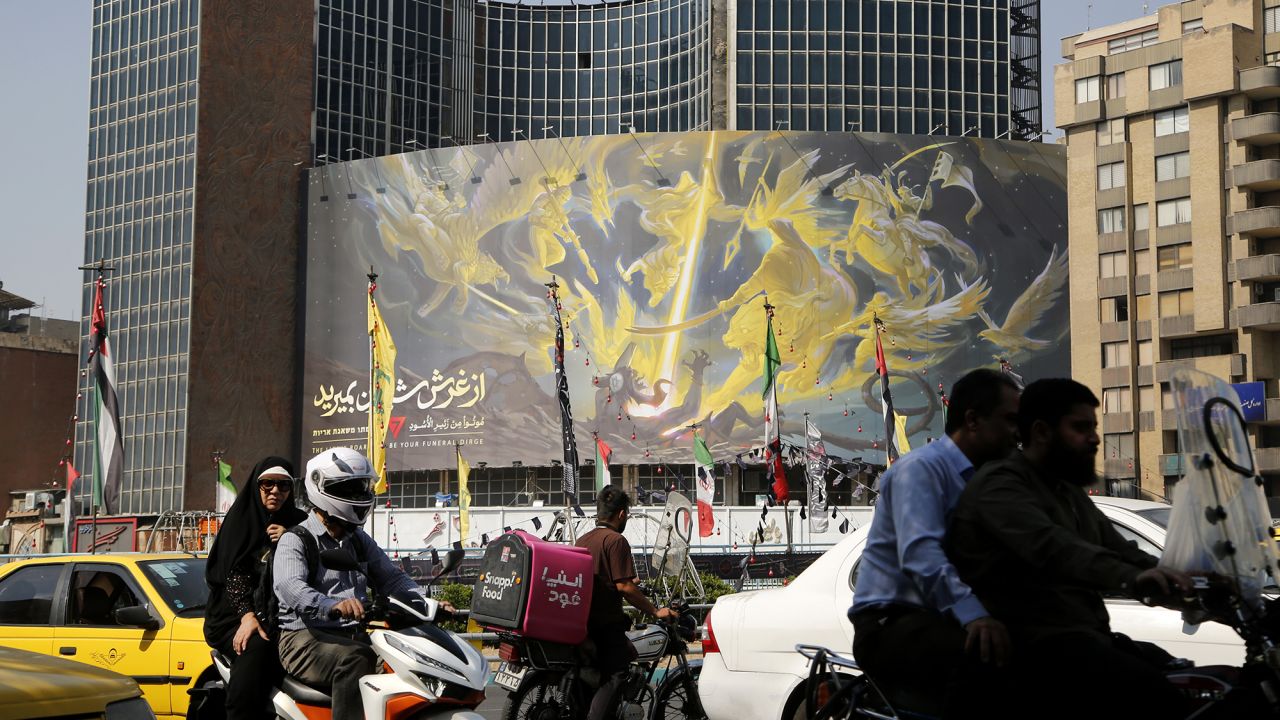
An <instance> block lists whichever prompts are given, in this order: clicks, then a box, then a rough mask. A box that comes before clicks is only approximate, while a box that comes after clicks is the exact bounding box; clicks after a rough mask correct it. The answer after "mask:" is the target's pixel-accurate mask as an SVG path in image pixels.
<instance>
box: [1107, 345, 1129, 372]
mask: <svg viewBox="0 0 1280 720" xmlns="http://www.w3.org/2000/svg"><path fill="white" fill-rule="evenodd" d="M1102 367H1104V368H1113V367H1129V343H1127V342H1110V343H1102Z"/></svg>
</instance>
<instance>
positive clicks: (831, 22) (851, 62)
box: [730, 0, 1039, 137]
mask: <svg viewBox="0 0 1280 720" xmlns="http://www.w3.org/2000/svg"><path fill="white" fill-rule="evenodd" d="M1011 5H1015V6H1018V7H1017V8H1014V9H1011V7H1010V6H1011ZM1028 6H1031V7H1028ZM1029 12H1031V13H1038V3H1033V2H1027V0H914V1H911V0H862V1H861V2H848V1H847V0H791V1H790V2H775V1H774V0H738V3H737V16H736V19H735V26H734V28H733V31H732V32H731V37H732V39H733V49H732V51H731V57H732V59H733V63H734V68H733V71H732V77H731V78H730V82H731V83H732V84H733V86H734V89H735V92H734V98H733V107H732V108H731V111H730V113H731V117H732V118H733V119H732V122H733V123H734V124H735V125H734V127H735V129H737V130H769V129H776V128H778V127H783V128H789V129H791V130H826V131H845V130H850V129H856V130H861V131H863V132H897V133H917V134H950V135H963V134H966V133H968V134H970V135H976V136H982V137H998V136H1003V135H1004V134H1005V133H1010V134H1011V135H1012V136H1013V137H1029V136H1030V135H1032V134H1034V133H1036V132H1039V80H1038V75H1039V73H1038V67H1037V69H1036V71H1035V72H1034V73H1033V77H1031V78H1029V79H1028V81H1033V82H1034V84H1035V92H1034V93H1033V94H1031V93H1025V92H1024V93H1021V94H1019V95H1018V97H1017V98H1011V88H1012V87H1013V86H1015V85H1018V84H1019V83H1020V82H1021V80H1022V79H1025V78H1024V76H1023V74H1021V73H1019V72H1016V71H1015V65H1026V64H1027V63H1029V62H1032V59H1031V58H1030V57H1022V56H1023V55H1028V56H1029V55H1030V54H1031V53H1033V52H1034V54H1035V58H1034V63H1035V65H1037V66H1038V64H1039V56H1038V55H1039V26H1038V14H1037V15H1035V17H1034V18H1033V20H1034V21H1033V22H1032V23H1030V25H1028V24H1026V23H1024V22H1023V19H1024V18H1025V17H1026V16H1027V15H1028V13H1029ZM1015 29H1016V31H1017V32H1018V33H1022V35H1020V36H1019V37H1025V33H1027V32H1030V33H1031V34H1032V36H1033V37H1034V43H1032V44H1031V45H1032V46H1033V47H1023V46H1022V45H1019V46H1018V47H1017V48H1014V49H1012V50H1011V45H1010V37H1011V31H1014V30H1015ZM1011 53H1012V55H1011ZM1019 53H1020V54H1019ZM1013 56H1016V61H1015V58H1014V57H1013ZM1032 103H1033V104H1034V105H1035V117H1034V122H1033V123H1032V125H1034V127H1035V130H1034V132H1029V131H1026V130H1025V129H1024V128H1023V126H1022V124H1018V125H1016V126H1015V124H1014V122H1013V119H1012V118H1013V116H1014V114H1015V111H1017V110H1018V109H1019V108H1018V107H1015V106H1016V105H1019V104H1021V105H1027V104H1032Z"/></svg>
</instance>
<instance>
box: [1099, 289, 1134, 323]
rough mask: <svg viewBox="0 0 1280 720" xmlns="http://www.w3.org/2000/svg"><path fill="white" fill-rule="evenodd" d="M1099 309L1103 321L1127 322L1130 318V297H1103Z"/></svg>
mask: <svg viewBox="0 0 1280 720" xmlns="http://www.w3.org/2000/svg"><path fill="white" fill-rule="evenodd" d="M1099 309H1100V312H1099V315H1100V319H1101V320H1102V322H1125V321H1126V320H1128V319H1129V297H1128V296H1127V295H1121V296H1120V297H1113V298H1102V301H1101V302H1100V303H1099Z"/></svg>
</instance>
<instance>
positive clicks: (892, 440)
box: [874, 318, 898, 466]
mask: <svg viewBox="0 0 1280 720" xmlns="http://www.w3.org/2000/svg"><path fill="white" fill-rule="evenodd" d="M874 322H875V330H876V374H877V375H879V376H880V406H881V409H882V410H883V413H884V453H885V460H886V462H885V465H886V466H888V465H892V464H893V463H894V461H895V460H897V459H898V443H897V435H898V422H897V420H896V419H895V418H896V416H895V414H894V412H893V395H892V394H891V393H890V392H889V366H888V365H887V364H886V363H885V361H884V344H883V343H881V342H880V333H882V332H884V323H882V322H880V318H875V320H874Z"/></svg>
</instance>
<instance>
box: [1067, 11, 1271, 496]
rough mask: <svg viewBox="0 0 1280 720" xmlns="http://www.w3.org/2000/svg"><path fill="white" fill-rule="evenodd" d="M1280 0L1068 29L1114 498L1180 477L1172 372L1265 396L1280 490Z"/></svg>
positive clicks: (1075, 314) (1070, 92)
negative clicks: (1195, 372)
mask: <svg viewBox="0 0 1280 720" xmlns="http://www.w3.org/2000/svg"><path fill="white" fill-rule="evenodd" d="M1278 30H1280V0H1188V1H1187V2H1181V3H1174V4H1171V5H1167V6H1165V7H1161V8H1160V9H1159V10H1158V11H1157V12H1156V13H1155V14H1153V15H1148V16H1145V17H1141V18H1137V19H1134V20H1130V21H1127V22H1123V23H1118V24H1115V25H1109V26H1107V27H1102V28H1096V29H1091V30H1089V31H1088V32H1085V33H1082V34H1079V35H1074V36H1072V37H1068V38H1066V39H1064V40H1063V41H1062V55H1063V57H1064V58H1065V59H1066V60H1067V62H1066V63H1064V64H1061V65H1059V66H1057V68H1056V72H1055V75H1054V91H1055V93H1056V100H1057V102H1056V111H1055V112H1056V124H1057V125H1058V126H1059V127H1060V128H1062V129H1063V131H1064V132H1065V134H1066V143H1067V167H1068V175H1069V177H1070V180H1069V187H1068V197H1069V201H1068V209H1069V213H1070V215H1069V217H1070V257H1071V261H1070V272H1071V283H1070V292H1071V307H1072V317H1071V332H1072V344H1071V352H1072V357H1071V360H1072V372H1073V375H1074V376H1075V377H1076V378H1077V379H1079V380H1080V381H1082V382H1084V383H1086V384H1087V385H1089V386H1091V387H1092V388H1093V389H1094V390H1095V392H1097V393H1098V395H1099V397H1100V398H1101V399H1102V401H1103V408H1102V431H1103V436H1104V448H1103V452H1102V455H1103V457H1102V458H1101V460H1100V462H1101V467H1100V468H1099V470H1100V471H1102V472H1103V473H1104V474H1105V477H1106V478H1107V480H1108V485H1109V487H1108V488H1107V489H1108V490H1109V491H1110V492H1112V493H1114V494H1131V495H1132V494H1138V490H1139V489H1140V490H1141V491H1143V492H1145V493H1151V494H1160V495H1163V494H1165V490H1166V487H1167V485H1168V484H1169V483H1170V482H1172V481H1173V480H1175V479H1176V477H1177V476H1178V474H1179V471H1180V466H1179V463H1180V457H1181V456H1180V455H1178V454H1177V452H1178V439H1177V432H1176V430H1177V426H1176V419H1175V418H1174V416H1173V414H1172V413H1171V412H1169V408H1170V407H1171V404H1172V398H1171V396H1170V394H1169V392H1168V384H1167V381H1168V379H1169V377H1170V374H1171V372H1172V371H1173V370H1174V369H1175V368H1177V367H1182V366H1191V367H1195V368H1197V369H1200V370H1204V371H1206V372H1209V373H1212V374H1214V375H1216V376H1218V377H1221V378H1223V379H1225V380H1228V381H1230V382H1232V383H1261V386H1259V385H1256V384H1254V385H1248V386H1240V389H1241V391H1242V394H1248V393H1256V395H1257V396H1258V397H1260V398H1265V399H1263V400H1262V401H1261V402H1260V403H1258V405H1259V407H1258V408H1257V409H1256V411H1255V412H1253V413H1250V414H1251V415H1252V416H1253V417H1254V418H1255V419H1254V420H1253V421H1251V422H1250V423H1249V433H1250V436H1251V437H1252V438H1253V440H1254V441H1255V446H1256V447H1257V459H1258V463H1259V470H1260V472H1261V473H1262V475H1263V476H1264V478H1265V479H1266V482H1267V493H1268V495H1277V494H1280V483H1278V482H1277V481H1278V480H1280V382H1278V381H1277V378H1280V66H1278V65H1280V32H1277V31H1278Z"/></svg>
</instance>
